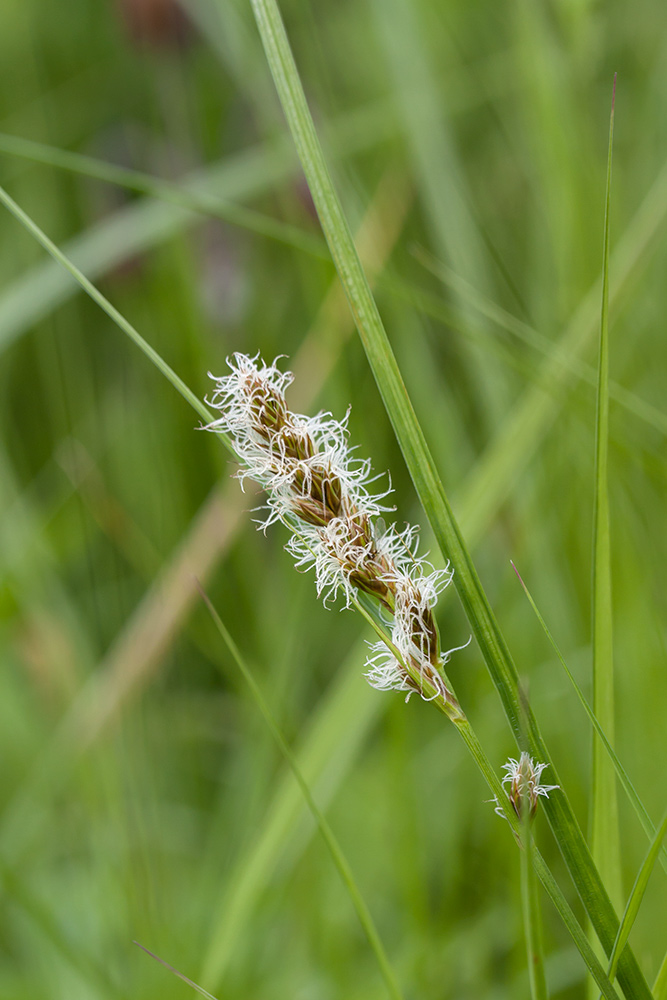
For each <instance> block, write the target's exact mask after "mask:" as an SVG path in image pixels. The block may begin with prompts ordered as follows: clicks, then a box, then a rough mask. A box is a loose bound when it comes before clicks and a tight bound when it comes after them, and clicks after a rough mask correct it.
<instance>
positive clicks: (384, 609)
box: [207, 354, 462, 718]
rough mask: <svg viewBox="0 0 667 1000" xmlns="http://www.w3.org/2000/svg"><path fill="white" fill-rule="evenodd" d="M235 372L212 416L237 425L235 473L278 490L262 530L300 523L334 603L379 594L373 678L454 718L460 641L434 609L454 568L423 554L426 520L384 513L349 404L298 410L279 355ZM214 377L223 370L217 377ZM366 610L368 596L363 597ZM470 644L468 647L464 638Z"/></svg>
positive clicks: (219, 384) (297, 534)
mask: <svg viewBox="0 0 667 1000" xmlns="http://www.w3.org/2000/svg"><path fill="white" fill-rule="evenodd" d="M227 364H228V366H229V368H230V374H229V375H225V376H223V377H221V378H216V379H215V382H216V389H215V392H214V394H213V397H212V398H211V399H210V400H208V401H207V402H208V403H209V405H211V406H212V407H215V408H216V409H218V410H219V411H220V414H221V415H220V417H218V419H217V420H214V421H213V422H212V423H211V424H209V425H208V427H207V429H208V430H211V431H221V432H225V433H227V434H228V435H229V436H230V437H231V439H232V443H233V446H234V449H235V451H236V453H237V455H238V456H239V458H240V459H241V461H242V463H243V468H242V469H240V470H239V472H238V473H237V475H238V478H239V479H240V480H241V483H243V480H244V479H246V478H250V479H253V480H255V481H256V482H257V483H259V484H260V485H261V486H262V487H263V488H264V489H265V490H266V492H267V493H268V500H267V503H266V506H265V510H266V512H267V513H266V517H265V518H264V520H263V521H262V525H263V527H264V529H266V527H267V526H268V525H270V524H272V523H273V522H274V521H281V522H282V523H283V524H286V525H287V527H288V528H289V529H290V531H291V532H292V535H291V537H290V539H289V541H288V543H287V546H286V547H287V549H288V551H289V552H290V553H291V554H292V555H293V556H294V559H295V563H296V566H297V567H298V568H299V569H303V570H308V569H313V570H314V572H315V580H316V586H317V592H318V595H320V596H321V597H322V598H323V600H324V603H325V604H326V603H327V602H328V601H329V600H331V599H333V598H335V597H336V596H337V595H338V594H340V595H342V598H343V600H344V601H345V604H346V606H348V607H349V606H350V605H352V604H354V605H356V606H358V607H359V606H362V603H365V602H366V601H367V599H368V598H371V599H373V602H374V606H375V608H376V609H377V611H378V612H379V614H377V615H376V618H377V619H379V624H376V625H375V627H376V630H377V631H378V632H379V634H380V635H382V636H383V638H382V639H380V640H379V641H378V642H376V643H373V644H370V645H371V650H370V656H369V657H368V659H367V661H366V667H367V672H366V675H365V676H366V678H367V679H368V681H369V683H370V684H371V685H372V686H373V687H376V688H379V689H380V690H396V691H402V692H405V693H406V700H407V699H408V698H409V697H410V695H411V694H414V693H417V694H419V695H420V696H421V697H422V698H424V699H425V700H426V701H433V702H434V703H435V704H436V705H437V706H438V707H439V708H440V709H441V710H442V711H444V712H446V714H447V715H449V716H450V718H458V717H460V716H461V715H462V713H461V710H460V708H459V705H458V702H457V701H456V698H455V696H454V694H453V693H452V691H451V690H450V688H449V685H448V683H447V681H446V678H445V676H444V665H445V664H446V663H447V661H448V659H449V657H450V655H451V653H452V652H454V650H449V651H448V652H443V651H442V649H441V647H440V638H439V635H438V629H437V626H436V623H435V619H434V616H433V608H434V607H435V604H436V602H437V599H438V595H439V594H440V593H441V592H442V591H443V590H444V589H445V587H447V585H448V584H449V582H450V581H451V578H452V572H451V571H450V570H449V569H448V568H445V569H441V570H438V569H435V568H434V567H433V566H432V565H431V564H430V563H429V562H428V560H427V559H426V557H425V556H420V555H418V529H417V528H415V527H413V526H411V525H408V526H407V527H405V528H403V529H400V530H399V529H398V528H397V527H396V525H393V524H392V525H391V526H390V527H388V528H385V527H384V523H383V522H382V521H380V520H379V519H380V518H381V515H382V514H383V513H384V512H386V511H387V510H388V509H389V508H387V507H386V506H384V504H383V500H384V499H385V498H386V496H387V495H388V493H389V492H390V490H387V491H386V492H384V493H380V494H373V493H372V492H370V490H369V486H370V484H371V483H372V482H373V481H374V480H373V478H371V463H370V460H369V459H360V458H358V457H356V456H355V455H354V454H353V451H352V449H350V447H349V445H348V429H347V421H348V416H349V411H348V414H347V415H346V416H345V418H344V419H343V420H341V421H337V420H335V419H333V417H332V416H331V414H329V413H319V414H317V415H316V416H314V417H308V416H304V415H303V414H300V413H293V412H292V411H291V410H290V409H289V408H288V406H287V403H286V400H285V390H286V389H287V387H288V386H289V385H290V383H291V382H292V380H293V376H292V373H291V372H283V371H280V369H279V368H277V366H276V364H275V362H274V363H273V364H271V365H267V364H265V363H264V362H263V361H262V360H261V358H259V356H256V357H254V358H250V357H248V356H246V355H244V354H234V355H233V357H232V358H231V359H229V360H228V362H227ZM212 377H213V376H212ZM362 610H363V606H362ZM458 648H460V647H458Z"/></svg>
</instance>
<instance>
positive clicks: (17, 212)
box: [0, 187, 222, 437]
mask: <svg viewBox="0 0 667 1000" xmlns="http://www.w3.org/2000/svg"><path fill="white" fill-rule="evenodd" d="M0 202H2V204H3V205H4V206H5V208H7V209H8V210H9V211H10V212H11V214H12V215H13V216H14V218H15V219H17V220H18V221H19V222H20V223H21V224H22V225H23V226H25V228H26V229H27V230H28V232H29V233H31V234H32V235H33V236H34V237H35V239H36V240H37V242H38V243H41V245H42V246H43V247H44V249H45V250H46V251H47V252H48V253H50V254H51V256H52V257H53V259H54V260H56V261H57V262H58V263H59V264H61V265H62V267H64V268H65V270H67V271H69V273H70V274H71V275H72V277H73V278H74V279H75V280H76V281H78V283H79V284H80V285H81V287H82V288H83V290H84V291H85V292H86V293H87V294H88V295H89V296H90V297H91V299H92V300H93V301H94V302H96V303H97V304H98V306H100V308H101V309H103V310H104V312H105V313H106V314H107V316H108V317H109V318H110V319H112V320H113V322H114V323H115V324H116V325H117V326H119V327H120V329H121V330H122V331H123V333H125V334H127V336H128V337H129V338H130V340H133V341H134V343H135V344H136V345H137V347H138V348H139V350H141V351H143V353H144V354H145V355H146V357H147V358H148V360H149V361H151V362H152V363H153V364H154V365H155V367H156V368H157V369H158V371H160V372H162V374H163V375H164V377H165V378H166V379H167V380H168V381H169V382H171V384H172V385H173V387H174V388H175V389H176V391H177V392H179V393H180V394H181V396H182V397H183V399H184V400H185V401H186V402H187V403H189V404H190V406H191V407H192V408H193V410H195V411H196V412H197V413H198V414H199V416H200V417H201V418H202V419H203V420H205V421H206V423H210V422H211V421H212V420H213V414H212V413H211V412H210V410H209V409H208V407H206V406H205V405H204V404H203V403H202V401H201V400H200V399H199V398H198V397H197V396H195V394H194V392H193V391H192V389H190V388H189V387H188V386H187V385H186V384H185V382H184V381H183V379H182V378H181V377H180V376H179V375H177V374H176V372H175V371H174V369H173V368H172V367H171V366H170V365H168V364H167V362H166V361H165V360H164V358H162V357H161V356H160V355H159V354H158V352H157V351H156V350H155V348H154V347H151V345H150V344H149V343H148V341H147V340H144V338H143V337H142V336H141V334H140V333H139V331H138V330H137V329H135V327H133V326H132V324H131V323H130V322H128V320H126V319H125V317H124V316H122V315H121V313H119V312H118V310H117V309H116V308H115V307H114V306H112V304H111V303H110V302H109V300H108V299H107V298H105V296H104V295H102V293H101V292H100V291H99V290H98V289H97V288H96V287H95V285H93V283H92V282H91V281H89V280H88V278H87V277H86V276H85V274H83V272H82V271H80V270H79V268H78V267H77V266H76V264H74V263H73V262H72V261H71V260H70V259H69V258H68V257H66V256H65V254H64V253H63V252H62V250H60V249H59V248H58V247H57V246H56V245H55V243H53V242H52V241H51V240H50V239H49V237H48V236H47V235H46V233H44V232H43V231H42V230H41V229H40V228H39V226H38V225H37V224H36V223H35V222H33V220H32V219H31V218H30V217H29V216H28V215H26V213H25V212H24V211H23V209H22V208H21V207H20V206H19V205H17V204H16V202H15V201H14V199H13V198H11V197H10V196H9V195H8V194H7V192H6V191H5V189H4V188H2V187H0ZM221 437H222V435H221Z"/></svg>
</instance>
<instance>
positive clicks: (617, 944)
mask: <svg viewBox="0 0 667 1000" xmlns="http://www.w3.org/2000/svg"><path fill="white" fill-rule="evenodd" d="M665 834H667V813H665V816H664V818H663V821H662V823H661V824H660V827H659V829H658V831H657V832H656V835H655V837H654V838H653V843H652V844H651V846H650V847H649V850H648V854H647V855H646V857H645V858H644V862H643V864H642V866H641V868H640V869H639V871H638V872H637V878H636V879H635V884H634V885H633V887H632V892H631V893H630V897H629V899H628V902H627V904H626V907H625V912H624V913H623V919H622V920H621V925H620V927H619V928H618V934H617V935H616V940H615V941H614V947H613V948H612V951H611V955H610V956H609V970H608V976H609V978H610V979H611V980H612V981H613V979H614V977H615V975H616V969H617V968H618V960H619V957H620V956H621V955H622V954H623V949H624V948H625V945H626V943H627V940H628V936H629V934H630V931H631V930H632V925H633V924H634V922H635V918H636V917H637V913H638V912H639V907H640V906H641V902H642V899H643V898H644V893H645V892H646V887H647V885H648V880H649V878H650V877H651V872H652V871H653V867H654V865H655V862H656V860H657V858H658V854H659V853H660V848H661V847H662V842H663V840H664V838H665Z"/></svg>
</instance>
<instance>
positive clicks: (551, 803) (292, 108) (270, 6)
mask: <svg viewBox="0 0 667 1000" xmlns="http://www.w3.org/2000/svg"><path fill="white" fill-rule="evenodd" d="M252 5H253V10H254V12H255V18H256V20H257V25H258V28H259V31H260V35H261V37H262V42H263V44H264V48H265V51H266V55H267V59H268V62H269V66H270V68H271V72H272V74H273V78H274V82H275V84H276V88H277V90H278V94H279V97H280V100H281V104H282V106H283V111H284V113H285V116H286V118H287V121H288V123H289V126H290V129H291V130H292V135H293V137H294V142H295V144H296V147H297V151H298V154H299V158H300V160H301V163H302V166H303V169H304V172H305V174H306V178H307V180H308V184H309V187H310V190H311V195H312V197H313V200H314V203H315V206H316V208H317V211H318V215H319V218H320V222H321V225H322V228H323V230H324V234H325V237H326V239H327V242H328V243H329V247H330V249H331V253H332V257H333V259H334V263H335V264H336V268H337V270H338V273H339V275H340V278H341V281H342V282H343V285H344V286H345V289H346V293H347V296H348V300H349V302H350V307H351V309H352V312H353V315H354V317H355V322H356V324H357V328H358V330H359V334H360V337H361V340H362V343H363V345H364V349H365V351H366V354H367V357H368V360H369V363H370V365H371V368H372V371H373V374H374V376H375V379H376V382H377V384H378V387H379V389H380V393H381V395H382V398H383V401H384V404H385V407H386V409H387V413H388V415H389V418H390V420H391V422H392V425H393V427H394V430H395V433H396V436H397V438H398V441H399V444H400V446H401V450H402V452H403V455H404V458H405V461H406V463H407V466H408V469H409V471H410V475H411V477H412V479H413V482H414V484H415V488H416V489H417V493H418V495H419V498H420V500H421V502H422V505H423V507H424V510H425V511H426V514H427V516H428V518H429V520H430V522H431V525H432V527H433V530H434V534H435V537H436V540H437V542H438V545H439V547H440V549H441V551H442V552H443V554H444V555H445V558H449V559H450V561H451V563H452V565H453V566H454V568H455V575H454V581H455V584H456V588H457V591H458V593H459V597H460V599H461V601H462V604H463V606H464V609H465V612H466V615H467V616H468V619H469V621H470V624H471V627H472V629H473V633H474V635H475V637H476V639H477V641H478V643H479V646H480V649H481V651H482V654H483V656H484V659H485V662H486V664H487V667H488V668H489V671H490V672H491V675H492V677H493V679H494V682H495V684H496V687H497V688H498V691H499V693H500V696H501V699H502V701H503V706H504V708H505V712H506V714H507V717H508V719H509V721H510V724H511V726H512V729H513V731H514V733H515V737H516V739H517V741H518V742H519V743H520V745H523V746H524V747H525V748H526V749H529V750H530V751H531V753H532V754H533V755H535V756H536V757H537V758H538V759H539V760H541V761H545V762H548V763H552V761H551V757H550V755H549V753H548V751H547V748H546V746H545V744H544V741H543V739H542V737H541V734H540V732H539V729H538V727H537V723H536V721H535V719H534V717H533V715H532V713H529V714H528V720H527V721H528V727H527V728H528V733H527V741H526V740H524V738H523V734H522V728H523V727H522V724H521V723H522V719H521V701H520V696H519V684H518V675H517V671H516V667H515V665H514V663H513V661H512V658H511V655H510V652H509V649H508V648H507V644H506V642H505V639H504V637H503V635H502V633H501V631H500V628H499V626H498V623H497V621H496V619H495V616H494V614H493V611H492V609H491V606H490V604H489V602H488V599H487V597H486V594H485V593H484V590H483V588H482V585H481V582H480V580H479V577H478V575H477V571H476V569H475V566H474V564H473V561H472V558H471V556H470V553H469V551H468V548H467V546H466V545H465V542H464V539H463V536H462V535H461V532H460V529H459V527H458V524H457V523H456V520H455V518H454V515H453V512H452V510H451V507H450V504H449V501H448V500H447V497H446V495H445V492H444V489H443V486H442V483H441V482H440V480H439V478H438V475H437V471H436V469H435V466H434V463H433V459H432V457H431V454H430V452H429V449H428V446H427V444H426V440H425V438H424V435H423V432H422V430H421V427H420V426H419V423H418V421H417V418H416V415H415V413H414V409H413V407H412V404H411V402H410V400H409V398H408V394H407V391H406V389H405V386H404V384H403V381H402V378H401V375H400V372H399V370H398V365H397V363H396V359H395V357H394V355H393V352H392V350H391V347H390V345H389V342H388V339H387V335H386V333H385V330H384V327H383V325H382V321H381V319H380V315H379V313H378V310H377V306H376V305H375V301H374V299H373V296H372V294H371V292H370V289H369V287H368V283H367V281H366V279H365V276H364V272H363V268H362V266H361V263H360V261H359V257H358V255H357V253H356V250H355V247H354V243H353V241H352V238H351V235H350V230H349V227H348V225H347V222H346V219H345V217H344V215H343V211H342V208H341V205H340V202H339V200H338V197H337V195H336V192H335V190H334V187H333V184H332V182H331V178H330V176H329V173H328V170H327V167H326V164H325V162H324V157H323V154H322V150H321V147H320V145H319V142H318V139H317V135H316V133H315V127H314V125H313V121H312V118H311V115H310V112H309V110H308V105H307V103H306V98H305V94H304V92H303V88H302V86H301V81H300V79H299V75H298V71H297V68H296V65H295V63H294V58H293V56H292V52H291V49H290V46H289V42H288V39H287V35H286V33H285V29H284V26H283V23H282V19H281V16H280V12H279V10H278V7H277V4H276V3H275V0H252ZM526 742H527V744H528V745H527V746H526ZM552 766H553V765H552ZM552 773H553V774H554V780H557V776H556V772H555V769H554V770H553V771H552ZM545 812H546V814H547V816H548V819H549V822H550V823H551V826H552V829H553V831H554V834H555V836H556V839H557V841H558V844H559V846H560V849H561V851H562V853H563V856H564V858H565V860H566V863H567V865H568V868H569V870H570V873H571V875H572V878H573V880H574V882H575V884H576V886H577V889H578V891H579V893H580V895H581V898H582V900H583V902H584V905H585V907H586V910H587V912H588V914H589V916H590V918H591V921H592V923H593V925H594V927H595V929H596V932H597V934H598V936H599V937H600V940H601V942H602V944H603V946H604V947H605V950H607V951H610V950H611V947H612V945H613V941H614V939H615V937H616V932H617V930H618V918H617V917H616V914H615V913H614V909H613V906H612V905H611V902H610V900H609V897H608V896H607V894H606V891H605V889H604V885H603V883H602V880H601V879H600V875H599V873H598V872H597V869H596V868H595V865H594V863H593V860H592V858H591V855H590V852H589V850H588V846H587V845H586V842H585V840H584V837H583V835H582V833H581V830H580V829H579V826H578V824H577V821H576V819H575V816H574V813H573V811H572V808H571V806H570V804H569V802H568V801H567V799H566V797H565V795H564V794H561V795H558V796H554V797H553V798H552V799H551V800H548V801H547V803H546V806H545ZM619 981H620V982H621V984H622V986H623V989H624V990H625V991H626V992H627V994H628V996H634V997H635V998H645V1000H648V998H649V997H650V990H649V988H648V984H647V983H646V980H645V979H644V977H643V975H642V973H641V971H640V969H639V966H638V965H637V963H636V960H635V959H634V956H632V954H631V953H630V951H629V949H628V950H627V951H626V952H624V954H623V957H622V959H621V963H620V967H619Z"/></svg>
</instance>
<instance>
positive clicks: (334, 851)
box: [202, 591, 402, 1000]
mask: <svg viewBox="0 0 667 1000" xmlns="http://www.w3.org/2000/svg"><path fill="white" fill-rule="evenodd" d="M202 598H203V600H204V602H205V603H206V606H207V608H208V610H209V612H210V614H211V617H212V618H213V621H214V622H215V625H216V628H217V629H218V632H219V633H220V635H221V636H222V638H223V639H224V641H225V644H226V645H227V648H228V649H229V651H230V653H231V655H232V656H233V658H234V660H235V662H236V664H237V666H238V668H239V670H240V671H241V673H242V674H243V676H244V678H245V680H246V682H247V684H248V687H249V688H250V691H251V693H252V696H253V698H254V699H255V702H256V704H257V707H258V708H259V710H260V712H261V713H262V715H263V716H264V720H265V722H266V724H267V726H268V727H269V729H270V730H271V735H272V736H273V738H274V739H275V741H276V743H277V744H278V746H279V747H280V750H281V752H282V754H283V756H284V757H285V760H286V761H287V763H288V764H289V766H290V768H291V770H292V773H293V775H294V777H295V779H296V781H297V783H298V785H299V788H300V789H301V793H302V795H303V797H304V799H305V801H306V803H307V805H308V808H309V809H310V811H311V813H312V815H313V818H314V820H315V822H316V823H317V825H318V827H319V830H320V833H321V834H322V837H323V839H324V841H325V843H326V845H327V847H328V849H329V851H330V853H331V857H332V859H333V862H334V864H335V865H336V868H337V869H338V872H339V874H340V877H341V879H342V880H343V884H344V885H345V888H346V889H347V891H348V893H349V896H350V899H351V900H352V903H353V905H354V908H355V910H356V912H357V916H358V917H359V922H360V923H361V926H362V927H363V929H364V933H365V934H366V937H367V939H368V943H369V944H370V946H371V948H372V950H373V953H374V954H375V957H376V959H377V962H378V965H379V967H380V971H381V973H382V977H383V979H384V981H385V984H386V986H387V991H388V993H389V995H390V996H391V997H393V998H394V1000H402V993H401V990H400V988H399V986H398V982H397V981H396V977H395V975H394V971H393V969H392V967H391V965H390V963H389V959H388V958H387V954H386V952H385V950H384V946H383V944H382V941H381V940H380V935H379V934H378V931H377V928H376V926H375V923H374V921H373V918H372V916H371V913H370V910H369V909H368V907H367V905H366V902H365V900H364V898H363V896H362V895H361V892H360V890H359V887H358V885H357V883H356V881H355V878H354V875H353V874H352V869H351V868H350V866H349V864H348V862H347V859H346V857H345V855H344V854H343V851H342V848H341V846H340V844H339V843H338V840H337V838H336V835H335V834H334V832H333V830H332V829H331V827H330V826H329V823H328V821H327V820H326V818H325V817H324V815H323V813H322V812H321V811H320V809H319V807H318V805H317V803H316V802H315V800H314V798H313V796H312V793H311V791H310V787H309V785H308V783H307V782H306V779H305V777H304V776H303V772H302V771H301V768H300V767H299V762H298V760H297V758H296V756H295V754H294V753H293V751H292V749H291V748H290V746H289V745H288V743H287V741H286V740H285V737H284V736H283V734H282V731H281V730H280V727H279V726H278V723H277V722H276V720H275V717H274V715H273V712H272V711H271V709H270V707H269V704H268V702H267V701H266V699H265V698H264V695H263V694H262V692H261V690H260V688H259V686H258V684H257V682H256V680H255V678H254V676H253V674H252V672H251V670H250V668H249V667H248V665H247V663H246V662H245V660H244V659H243V656H242V655H241V652H240V650H239V648H238V646H237V645H236V643H235V642H234V640H233V639H232V637H231V635H230V634H229V632H228V631H227V628H226V627H225V625H224V623H223V622H222V619H221V618H220V616H219V614H218V613H217V611H216V610H215V608H214V607H213V605H212V604H211V602H210V600H209V598H208V597H207V595H206V594H205V593H204V592H203V591H202Z"/></svg>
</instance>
